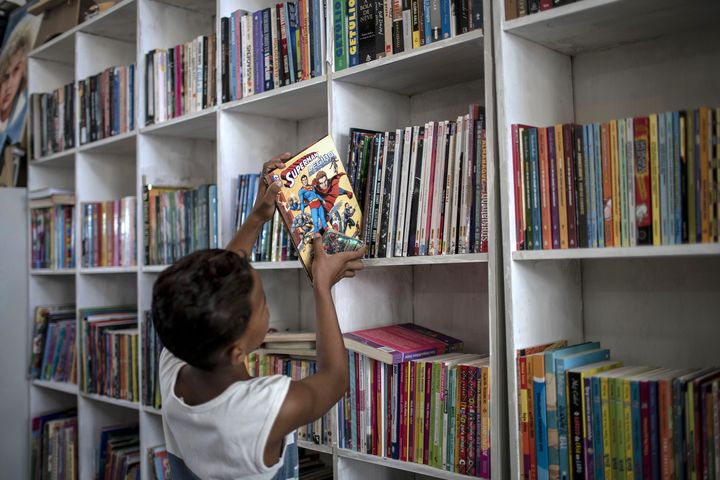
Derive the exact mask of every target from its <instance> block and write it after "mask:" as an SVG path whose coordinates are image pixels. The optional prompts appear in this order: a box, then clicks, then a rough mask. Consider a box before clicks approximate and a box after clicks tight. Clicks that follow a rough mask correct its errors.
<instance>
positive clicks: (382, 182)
mask: <svg viewBox="0 0 720 480" xmlns="http://www.w3.org/2000/svg"><path fill="white" fill-rule="evenodd" d="M382 143H383V145H382V154H381V157H380V158H381V160H380V162H379V168H378V175H380V191H379V192H378V193H379V194H378V195H376V196H375V198H378V197H379V198H378V205H377V219H376V220H375V225H377V229H376V230H375V245H376V246H375V253H376V255H375V256H376V257H377V252H379V251H380V231H381V230H382V221H383V204H384V203H385V201H386V200H385V172H386V171H387V151H388V148H387V147H388V132H385V134H384V138H383V142H382ZM376 183H377V182H376Z"/></svg>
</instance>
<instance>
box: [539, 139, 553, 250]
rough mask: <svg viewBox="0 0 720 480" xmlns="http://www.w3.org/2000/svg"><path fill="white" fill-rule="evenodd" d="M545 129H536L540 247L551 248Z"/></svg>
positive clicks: (548, 172) (548, 169)
mask: <svg viewBox="0 0 720 480" xmlns="http://www.w3.org/2000/svg"><path fill="white" fill-rule="evenodd" d="M547 130H548V129H547V128H538V159H539V160H540V162H539V163H540V212H541V216H542V220H541V222H542V247H543V250H549V249H551V248H552V218H551V217H552V213H551V211H550V165H549V162H548V144H547Z"/></svg>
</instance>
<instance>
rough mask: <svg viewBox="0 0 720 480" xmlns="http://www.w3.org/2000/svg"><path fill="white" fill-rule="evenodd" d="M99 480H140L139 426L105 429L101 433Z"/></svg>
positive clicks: (98, 465)
mask: <svg viewBox="0 0 720 480" xmlns="http://www.w3.org/2000/svg"><path fill="white" fill-rule="evenodd" d="M97 468H98V476H97V478H98V480H140V434H139V429H138V426H137V425H129V426H112V427H105V428H103V429H102V430H101V432H100V448H99V451H98V463H97Z"/></svg>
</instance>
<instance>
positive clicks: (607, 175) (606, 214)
mask: <svg viewBox="0 0 720 480" xmlns="http://www.w3.org/2000/svg"><path fill="white" fill-rule="evenodd" d="M608 127H609V125H608V124H607V123H603V124H602V125H601V126H600V138H601V144H600V158H601V159H602V190H603V191H602V195H603V220H604V221H605V234H604V235H605V246H606V247H612V246H614V245H615V242H614V240H613V213H612V211H613V209H612V197H613V192H612V162H611V160H610V131H609V130H608Z"/></svg>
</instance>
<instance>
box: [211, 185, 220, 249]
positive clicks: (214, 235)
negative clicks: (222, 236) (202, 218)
mask: <svg viewBox="0 0 720 480" xmlns="http://www.w3.org/2000/svg"><path fill="white" fill-rule="evenodd" d="M208 197H209V198H208V200H209V204H210V205H209V206H210V212H209V214H210V248H218V245H219V242H218V216H217V185H210V186H209V187H208Z"/></svg>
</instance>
